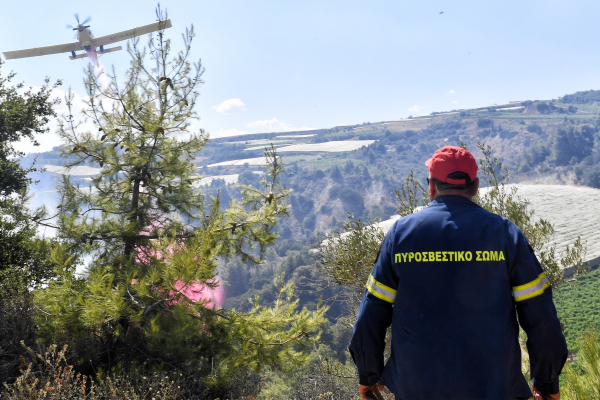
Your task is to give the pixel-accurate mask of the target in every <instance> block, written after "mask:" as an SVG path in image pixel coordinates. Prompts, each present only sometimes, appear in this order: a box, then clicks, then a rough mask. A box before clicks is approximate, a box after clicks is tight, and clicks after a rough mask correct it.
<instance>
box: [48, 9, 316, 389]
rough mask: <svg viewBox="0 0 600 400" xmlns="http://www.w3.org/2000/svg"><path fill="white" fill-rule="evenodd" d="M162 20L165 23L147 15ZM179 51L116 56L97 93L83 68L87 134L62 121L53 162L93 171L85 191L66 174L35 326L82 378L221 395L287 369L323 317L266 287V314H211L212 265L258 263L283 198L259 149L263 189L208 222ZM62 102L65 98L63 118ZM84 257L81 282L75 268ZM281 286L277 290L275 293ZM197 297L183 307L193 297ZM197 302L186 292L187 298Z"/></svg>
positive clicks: (159, 42) (198, 138) (153, 41)
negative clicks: (122, 70)
mask: <svg viewBox="0 0 600 400" xmlns="http://www.w3.org/2000/svg"><path fill="white" fill-rule="evenodd" d="M157 16H158V17H159V19H160V20H161V21H163V20H165V19H166V16H165V15H164V14H163V13H162V12H161V11H160V9H157ZM193 38H194V30H193V26H192V28H191V29H189V30H186V32H185V34H184V35H183V40H184V43H183V44H184V50H182V51H180V52H179V53H177V54H176V55H174V56H171V42H170V40H168V39H167V38H166V37H165V34H164V32H163V31H159V32H158V34H157V35H156V36H154V37H151V38H150V39H149V42H148V46H147V47H146V48H141V47H140V44H139V39H135V40H133V41H132V42H131V44H129V45H128V51H129V54H130V55H131V66H130V68H129V69H128V71H127V74H126V76H125V79H124V82H123V83H120V81H119V79H118V78H117V77H116V76H115V74H114V73H113V75H112V76H110V77H109V78H110V84H108V85H106V84H103V83H102V76H97V75H95V73H94V70H93V69H92V68H91V67H89V68H88V70H87V74H86V76H87V78H86V80H85V84H86V88H87V91H88V100H87V109H86V111H85V117H87V118H88V119H89V120H91V121H92V122H93V123H94V124H95V126H96V129H97V131H96V132H81V131H80V129H79V127H80V126H79V125H78V123H76V122H75V121H76V118H75V116H73V115H72V114H71V113H69V115H67V116H66V117H65V118H64V119H63V120H62V123H61V125H60V131H59V133H60V135H61V137H62V138H63V140H64V142H65V145H64V146H63V153H64V155H67V156H71V157H75V158H76V159H77V161H76V162H72V163H71V164H69V165H68V167H72V166H75V165H80V164H87V165H95V166H97V167H99V168H100V169H101V172H100V173H99V175H97V176H95V177H94V178H93V180H92V184H91V186H90V187H81V186H79V185H76V184H75V183H73V182H72V180H71V178H70V177H69V176H68V175H66V176H63V178H62V183H61V187H60V194H61V202H60V205H59V207H60V212H59V215H58V219H57V220H58V222H57V225H56V227H57V228H58V231H59V234H58V236H59V237H60V239H61V240H62V241H63V243H64V244H63V245H62V246H59V247H57V248H56V249H55V251H54V253H53V259H54V261H55V263H56V264H57V265H58V266H59V267H58V268H57V271H58V273H59V274H60V279H58V280H57V281H55V282H52V283H51V284H50V285H49V286H48V288H47V289H46V290H42V291H39V292H38V293H37V295H36V302H37V304H38V306H39V307H40V309H41V310H42V311H41V312H40V315H39V324H40V327H41V330H42V334H43V336H44V337H45V339H46V341H50V342H60V341H65V340H66V341H70V342H71V343H73V344H74V345H75V346H74V347H75V351H76V353H77V355H78V357H80V359H82V360H93V361H90V362H89V364H88V363H87V361H86V362H85V363H86V364H88V365H92V364H94V365H101V366H103V367H104V368H111V367H114V366H116V365H120V366H122V367H123V366H125V367H126V366H131V365H136V363H141V362H142V361H143V362H145V363H150V364H158V365H162V366H163V367H168V368H177V369H180V370H186V371H193V372H194V374H195V376H196V377H201V378H203V379H202V380H203V381H204V383H207V382H208V383H211V382H212V383H215V384H216V383H223V382H225V381H226V380H227V379H229V378H230V377H231V376H232V375H233V374H235V373H236V372H237V371H239V370H240V369H243V370H258V369H260V368H263V367H265V366H269V367H274V368H288V369H289V368H293V366H294V365H296V364H298V363H301V362H303V361H304V360H305V359H306V355H305V354H304V353H303V352H302V351H301V350H302V348H303V347H304V346H307V345H309V344H311V343H312V342H314V341H315V340H316V339H318V329H319V326H320V325H321V324H322V323H323V321H324V317H323V315H324V312H325V311H326V309H325V308H324V307H321V306H319V307H317V309H316V311H314V312H309V311H308V310H306V309H303V310H301V311H298V310H297V307H298V302H297V301H296V300H293V285H292V284H288V285H283V284H281V285H279V296H278V298H277V300H276V302H275V304H274V305H273V306H272V307H267V306H265V305H262V304H261V303H260V301H259V299H254V300H253V301H252V305H253V307H252V309H251V311H249V312H247V313H239V312H237V311H235V310H224V309H220V308H218V307H215V303H216V301H214V300H212V299H211V298H210V293H211V292H212V291H214V290H216V288H217V287H218V285H219V281H218V276H217V265H218V260H219V259H223V258H227V257H237V258H239V259H240V260H241V261H242V262H244V263H247V262H249V263H251V264H259V263H260V260H261V257H262V255H263V254H264V252H265V249H266V248H267V246H269V245H270V244H272V243H273V242H274V241H275V240H276V238H277V235H276V233H275V232H274V227H275V225H276V223H277V219H278V218H280V217H283V216H286V215H287V206H286V197H287V196H288V193H289V191H288V190H287V189H285V188H284V187H283V186H282V185H281V184H280V183H279V181H278V175H279V174H280V173H281V172H282V171H283V164H282V162H281V159H280V158H279V157H277V156H276V154H275V151H274V149H271V150H267V151H266V153H265V159H266V161H267V165H266V167H265V168H266V174H265V177H264V178H263V179H262V181H261V186H262V188H255V187H252V186H245V185H241V190H242V200H241V201H240V202H235V201H234V200H230V202H229V204H228V205H227V206H226V207H225V209H224V210H223V211H220V209H221V207H220V196H219V195H217V196H216V197H211V196H208V195H204V194H203V193H202V192H201V191H200V189H199V186H198V185H197V183H198V182H199V175H197V174H195V170H196V166H195V164H194V159H195V157H196V154H197V153H198V152H199V151H201V150H202V148H203V146H204V145H205V144H206V142H207V140H208V134H207V133H205V132H204V131H203V130H200V131H198V132H193V130H192V124H191V122H192V121H193V120H194V119H197V118H198V117H197V114H196V111H195V105H196V101H197V97H198V95H199V86H200V85H201V83H202V79H201V76H202V73H203V68H202V65H201V63H200V61H198V62H191V61H189V58H190V50H191V44H192V40H193ZM72 101H73V95H72V94H69V95H68V96H67V98H66V102H67V106H69V110H70V109H71V108H70V107H71V106H72ZM82 257H87V258H90V257H91V262H90V263H89V266H88V272H87V276H86V277H84V278H78V277H77V276H75V274H74V266H75V265H76V263H77V260H80V259H82ZM280 282H283V281H282V280H280ZM198 291H203V292H204V294H202V295H200V296H199V297H200V299H198V296H195V297H194V296H193V293H192V292H198ZM196 294H197V293H196Z"/></svg>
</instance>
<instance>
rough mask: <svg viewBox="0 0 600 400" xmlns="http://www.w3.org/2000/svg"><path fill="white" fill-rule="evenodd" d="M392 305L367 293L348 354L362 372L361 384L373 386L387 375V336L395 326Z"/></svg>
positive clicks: (359, 371)
mask: <svg viewBox="0 0 600 400" xmlns="http://www.w3.org/2000/svg"><path fill="white" fill-rule="evenodd" d="M392 312H393V309H392V304H391V303H389V302H386V301H384V300H380V299H378V298H376V297H375V296H373V295H371V294H370V293H369V292H368V290H365V295H364V297H363V299H362V303H361V305H360V311H359V312H358V318H357V319H356V323H355V324H354V333H353V334H352V338H351V339H350V345H349V346H348V350H350V354H351V355H352V359H353V360H354V364H355V365H356V368H357V369H358V376H359V381H358V383H359V384H361V385H364V386H373V385H375V384H376V383H377V382H379V378H380V377H381V374H382V372H383V366H384V365H383V364H384V360H383V351H384V349H385V332H386V330H387V328H388V326H390V324H391V322H392Z"/></svg>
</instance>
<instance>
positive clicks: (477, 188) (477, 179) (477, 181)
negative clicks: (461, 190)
mask: <svg viewBox="0 0 600 400" xmlns="http://www.w3.org/2000/svg"><path fill="white" fill-rule="evenodd" d="M478 190H479V178H475V190H473V197H475V195H477V191H478Z"/></svg>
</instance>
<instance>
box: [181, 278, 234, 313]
mask: <svg viewBox="0 0 600 400" xmlns="http://www.w3.org/2000/svg"><path fill="white" fill-rule="evenodd" d="M217 283H218V284H219V286H217V287H215V288H210V287H208V286H206V285H204V284H202V283H190V284H187V285H186V284H185V282H184V281H182V280H178V281H177V282H175V289H176V290H178V291H179V292H181V293H182V294H183V295H184V296H186V297H187V298H188V299H190V300H191V301H192V302H194V303H197V302H199V301H206V302H207V303H206V305H207V306H208V307H210V308H215V307H221V306H222V305H223V298H224V297H225V296H224V293H223V287H222V286H221V282H219V280H218V279H217Z"/></svg>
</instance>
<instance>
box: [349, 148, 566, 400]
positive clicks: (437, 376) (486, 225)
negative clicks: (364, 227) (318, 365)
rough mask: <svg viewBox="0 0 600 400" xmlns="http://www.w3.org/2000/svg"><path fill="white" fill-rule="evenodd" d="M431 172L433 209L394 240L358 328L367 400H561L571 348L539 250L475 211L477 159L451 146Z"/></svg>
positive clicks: (391, 235)
mask: <svg viewBox="0 0 600 400" xmlns="http://www.w3.org/2000/svg"><path fill="white" fill-rule="evenodd" d="M425 165H426V166H427V167H428V168H429V174H430V176H429V178H428V179H427V180H428V185H429V197H430V199H431V204H430V205H429V206H428V207H426V208H424V209H423V210H421V211H419V212H416V213H414V214H411V215H409V216H406V217H404V218H401V219H399V220H398V221H397V222H396V223H395V224H394V226H393V227H392V228H391V229H390V230H389V232H388V233H387V234H386V236H385V239H384V240H383V243H382V245H381V248H380V250H379V253H378V255H377V259H376V260H375V264H374V266H373V270H372V272H371V274H370V276H369V279H368V282H367V285H366V290H365V295H364V297H363V300H362V303H361V306H360V311H359V313H358V317H357V320H356V323H355V325H354V332H353V334H352V338H351V340H350V344H349V350H350V353H351V355H352V358H353V360H354V363H355V364H356V367H357V369H358V373H359V392H360V395H361V396H362V398H363V399H383V397H382V396H381V394H380V391H381V390H382V389H383V387H384V386H385V387H387V389H388V390H389V391H391V392H392V393H393V394H394V395H395V396H396V399H398V400H400V399H401V400H414V399H426V400H432V399H433V400H446V399H447V400H467V399H473V400H484V399H493V400H505V399H506V400H508V399H510V400H514V399H528V398H531V397H532V395H533V396H534V398H535V399H536V400H542V399H551V400H555V399H559V398H560V394H559V386H558V385H559V381H558V379H559V375H560V372H561V370H562V367H563V365H564V363H565V361H566V359H567V345H566V342H565V337H564V335H563V334H562V331H561V326H560V322H559V320H558V317H557V315H556V309H555V307H554V304H553V302H552V289H551V287H550V282H549V281H548V278H547V277H546V275H545V274H544V271H543V270H542V267H541V266H540V263H539V262H538V260H537V258H536V257H535V254H534V252H533V249H532V248H531V246H530V245H529V243H528V242H527V239H526V238H525V236H524V235H523V233H522V232H521V231H520V229H519V228H518V227H517V226H516V225H515V224H514V223H513V222H511V221H509V220H508V219H506V218H503V217H500V216H498V215H496V214H493V213H490V212H488V211H486V210H484V209H482V208H481V207H479V206H478V205H477V204H475V203H474V202H473V201H472V198H473V196H474V195H475V194H476V193H477V190H478V187H479V180H478V178H477V163H476V161H475V158H474V157H473V155H472V154H471V153H470V152H468V151H467V150H466V149H463V148H461V147H456V146H446V147H443V148H441V149H439V150H437V151H436V152H435V153H434V154H433V157H432V158H431V159H429V160H427V162H426V163H425ZM517 317H518V320H517ZM519 324H520V325H521V327H522V328H523V330H524V331H525V332H526V333H527V350H528V352H529V360H530V371H531V377H532V378H533V388H532V390H530V388H529V386H528V384H527V381H526V379H525V377H524V376H523V374H522V373H521V348H520V346H519V341H518V336H519ZM390 325H391V326H392V336H391V355H390V357H389V359H388V361H387V363H385V365H384V348H385V333H386V329H387V328H388V327H389V326H390ZM532 391H533V393H532Z"/></svg>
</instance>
